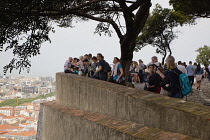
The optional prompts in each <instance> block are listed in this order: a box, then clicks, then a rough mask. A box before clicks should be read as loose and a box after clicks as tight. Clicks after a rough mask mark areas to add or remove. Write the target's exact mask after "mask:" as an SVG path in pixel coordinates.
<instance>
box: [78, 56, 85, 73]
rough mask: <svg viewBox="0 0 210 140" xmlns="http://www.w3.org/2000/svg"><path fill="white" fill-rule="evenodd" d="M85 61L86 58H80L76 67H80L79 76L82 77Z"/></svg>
mask: <svg viewBox="0 0 210 140" xmlns="http://www.w3.org/2000/svg"><path fill="white" fill-rule="evenodd" d="M83 60H84V57H83V56H80V57H79V62H77V63H76V66H79V71H78V75H81V76H82V75H83V74H82V69H83Z"/></svg>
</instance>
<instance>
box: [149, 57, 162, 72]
mask: <svg viewBox="0 0 210 140" xmlns="http://www.w3.org/2000/svg"><path fill="white" fill-rule="evenodd" d="M151 60H152V62H150V63H149V64H147V68H148V67H149V66H150V65H152V64H154V65H155V67H156V68H157V67H160V66H161V64H160V63H159V62H158V58H157V56H153V57H152V58H151ZM156 68H155V70H156Z"/></svg>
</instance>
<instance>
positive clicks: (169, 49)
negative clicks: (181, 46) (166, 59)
mask: <svg viewBox="0 0 210 140" xmlns="http://www.w3.org/2000/svg"><path fill="white" fill-rule="evenodd" d="M167 47H168V51H169V56H171V55H172V51H171V48H170V45H169V44H167Z"/></svg>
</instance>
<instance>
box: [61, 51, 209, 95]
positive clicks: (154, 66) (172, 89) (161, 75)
mask: <svg viewBox="0 0 210 140" xmlns="http://www.w3.org/2000/svg"><path fill="white" fill-rule="evenodd" d="M112 66H113V67H111V66H110V65H109V64H108V63H107V62H106V61H105V60H104V56H103V55H102V54H101V53H98V54H97V55H96V56H92V54H85V55H84V56H80V57H79V58H72V57H69V59H68V60H67V61H66V62H65V64H64V72H65V73H73V74H78V75H81V76H88V77H90V78H95V79H99V80H104V81H109V82H113V83H117V84H122V83H123V82H124V81H125V78H124V73H123V67H122V65H121V64H120V59H119V58H118V57H114V58H113V65H112ZM182 73H185V74H186V75H187V76H188V79H189V83H190V86H192V85H193V84H195V85H196V89H197V90H201V81H202V79H203V78H205V77H207V75H208V78H209V81H210V66H209V67H206V68H204V67H203V68H201V65H200V64H197V63H194V64H192V62H191V61H190V62H189V65H186V63H185V62H181V61H178V63H175V58H174V57H173V56H168V57H167V59H166V63H165V64H164V65H162V64H161V63H159V62H158V58H157V57H156V56H153V57H152V58H151V62H150V63H148V64H147V65H145V64H144V63H143V61H142V60H141V59H139V60H138V62H137V61H133V62H132V63H131V66H130V70H129V78H128V81H129V82H132V83H133V84H136V83H143V84H144V90H148V91H150V92H154V93H158V94H163V95H167V96H170V97H175V98H182V97H183V95H182V94H181V92H182V90H181V86H180V79H179V78H180V77H179V76H180V74H182ZM194 82H195V83H194Z"/></svg>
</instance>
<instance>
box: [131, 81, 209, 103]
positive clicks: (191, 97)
mask: <svg viewBox="0 0 210 140" xmlns="http://www.w3.org/2000/svg"><path fill="white" fill-rule="evenodd" d="M134 86H135V88H137V89H142V90H143V88H144V84H140V83H137V84H134ZM201 90H202V91H199V90H196V85H193V90H192V93H190V94H188V95H187V97H184V98H183V100H185V101H188V102H195V103H199V104H205V105H209V106H210V81H208V79H203V80H202V83H201Z"/></svg>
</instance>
